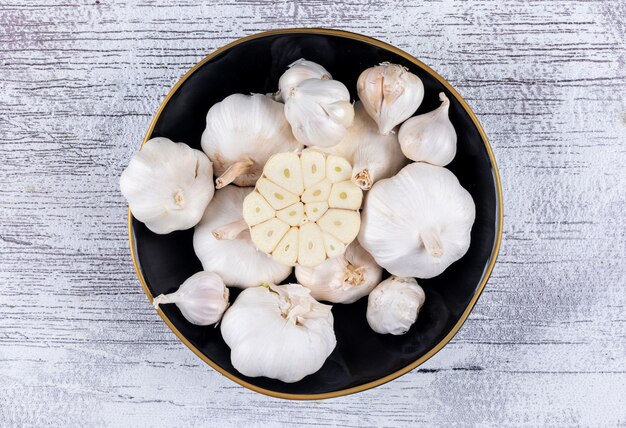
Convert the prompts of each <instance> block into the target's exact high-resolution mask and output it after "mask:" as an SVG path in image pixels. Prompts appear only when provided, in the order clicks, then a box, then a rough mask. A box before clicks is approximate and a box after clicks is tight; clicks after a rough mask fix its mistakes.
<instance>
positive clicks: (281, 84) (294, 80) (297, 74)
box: [276, 58, 332, 102]
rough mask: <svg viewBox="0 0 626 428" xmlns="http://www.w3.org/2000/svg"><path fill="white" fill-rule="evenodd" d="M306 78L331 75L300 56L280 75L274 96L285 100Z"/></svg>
mask: <svg viewBox="0 0 626 428" xmlns="http://www.w3.org/2000/svg"><path fill="white" fill-rule="evenodd" d="M307 79H322V80H331V79H332V76H331V75H330V73H329V72H328V71H326V69H325V68H324V67H322V66H321V65H319V64H318V63H315V62H313V61H307V60H306V59H304V58H300V59H299V60H297V61H295V62H293V63H291V64H289V68H288V69H287V71H285V72H284V73H283V75H282V76H280V79H279V80H278V93H277V94H276V98H277V99H278V100H281V101H283V102H285V101H287V98H289V93H290V92H291V90H292V89H294V88H295V87H296V86H298V85H299V84H300V83H302V82H303V81H305V80H307Z"/></svg>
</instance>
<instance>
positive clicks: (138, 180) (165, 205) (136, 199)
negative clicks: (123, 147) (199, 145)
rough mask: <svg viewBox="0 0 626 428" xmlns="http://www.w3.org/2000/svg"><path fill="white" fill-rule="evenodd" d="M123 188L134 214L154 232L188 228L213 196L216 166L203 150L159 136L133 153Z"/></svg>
mask: <svg viewBox="0 0 626 428" xmlns="http://www.w3.org/2000/svg"><path fill="white" fill-rule="evenodd" d="M120 188H121V190H122V194H123V195H124V197H125V198H126V200H127V201H128V205H129V206H130V211H131V212H132V213H133V216H134V217H135V218H136V219H137V220H139V221H141V222H143V223H145V225H146V227H147V228H148V229H150V230H151V231H153V232H154V233H158V234H166V233H170V232H173V231H175V230H185V229H189V228H190V227H193V226H195V225H196V223H198V221H200V218H201V217H202V213H204V209H205V208H206V207H207V205H208V203H209V201H210V200H211V198H212V197H213V192H214V191H215V189H214V186H213V167H212V166H211V161H209V159H208V158H207V157H206V155H205V154H204V153H202V152H201V151H200V150H195V149H192V148H191V147H189V146H188V145H187V144H184V143H174V142H173V141H171V140H169V139H167V138H161V137H157V138H153V139H151V140H149V141H147V142H146V143H145V144H144V146H143V147H142V149H141V150H140V151H139V152H137V153H135V154H134V155H133V157H132V158H131V160H130V162H129V163H128V166H127V167H126V169H125V170H124V172H122V176H121V178H120Z"/></svg>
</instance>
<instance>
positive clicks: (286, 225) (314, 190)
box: [209, 150, 363, 266]
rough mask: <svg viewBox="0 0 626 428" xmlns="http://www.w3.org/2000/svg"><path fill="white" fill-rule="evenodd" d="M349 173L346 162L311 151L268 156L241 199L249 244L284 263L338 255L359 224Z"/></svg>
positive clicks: (358, 195) (356, 194)
mask: <svg viewBox="0 0 626 428" xmlns="http://www.w3.org/2000/svg"><path fill="white" fill-rule="evenodd" d="M351 175H352V167H351V166H350V163H348V161H347V160H345V159H343V158H341V157H338V156H333V155H330V156H326V155H325V154H323V153H320V152H318V151H314V150H304V151H302V154H301V155H298V154H296V153H278V154H276V155H274V156H272V157H271V158H270V159H269V160H268V161H267V164H265V168H264V169H263V177H261V178H260V179H259V181H257V183H256V189H255V191H254V192H252V193H250V194H249V195H248V196H247V197H246V199H245V201H244V203H243V218H244V220H245V221H246V223H247V224H248V225H249V226H250V236H251V238H252V242H254V244H255V245H256V247H257V248H258V249H259V250H260V251H262V252H264V253H268V254H271V255H272V257H273V258H274V260H276V261H278V262H279V263H282V264H284V265H287V266H294V265H295V264H296V263H298V264H300V265H303V266H315V265H318V264H320V263H322V262H323V261H324V260H326V258H328V257H335V256H337V255H339V254H342V253H343V252H344V251H345V248H346V245H348V244H349V243H351V242H352V241H353V240H354V238H355V237H356V236H357V234H358V232H359V227H360V225H361V220H360V216H359V212H358V209H359V208H360V207H361V202H362V199H363V192H362V191H361V189H359V188H358V187H357V186H356V185H354V184H353V183H352V182H351V181H350V177H351ZM209 208H210V207H209Z"/></svg>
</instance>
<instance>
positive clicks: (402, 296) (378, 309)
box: [367, 276, 426, 335]
mask: <svg viewBox="0 0 626 428" xmlns="http://www.w3.org/2000/svg"><path fill="white" fill-rule="evenodd" d="M425 301H426V294H424V290H422V287H420V286H419V285H418V284H417V281H416V280H415V278H400V277H397V276H392V277H390V278H387V279H386V280H384V281H383V282H381V283H380V284H379V285H378V286H377V287H376V288H374V290H373V291H372V292H371V293H370V295H369V297H368V299H367V323H368V324H369V325H370V327H371V328H372V330H374V331H375V332H376V333H380V334H393V335H400V334H404V333H406V332H407V331H409V329H410V328H411V326H412V325H413V324H414V323H415V320H416V319H417V315H418V314H419V311H420V309H421V308H422V306H424V302H425Z"/></svg>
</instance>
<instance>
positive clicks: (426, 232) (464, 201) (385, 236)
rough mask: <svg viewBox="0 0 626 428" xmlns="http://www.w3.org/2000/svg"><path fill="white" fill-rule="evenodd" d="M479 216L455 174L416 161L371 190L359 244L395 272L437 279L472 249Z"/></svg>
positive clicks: (402, 274)
mask: <svg viewBox="0 0 626 428" xmlns="http://www.w3.org/2000/svg"><path fill="white" fill-rule="evenodd" d="M475 216H476V209H475V206H474V201H473V200H472V197H471V196H470V194H469V192H468V191H467V190H465V189H464V188H463V187H462V186H461V185H460V184H459V180H457V178H456V177H455V176H454V174H452V173H451V172H450V171H448V170H447V169H445V168H443V167H440V166H433V165H430V164H427V163H422V162H415V163H412V164H409V165H407V166H405V167H404V168H403V169H402V170H401V171H400V172H399V173H398V174H396V175H395V176H394V177H391V178H387V179H385V180H381V181H379V182H377V183H376V184H374V186H373V187H372V189H371V190H370V191H369V192H368V194H367V198H366V199H365V205H364V208H363V212H362V215H361V230H360V232H359V242H360V243H361V245H362V246H363V248H365V249H366V250H367V251H368V252H369V253H370V254H371V255H372V257H374V259H375V260H376V262H377V263H378V264H379V265H380V266H382V267H383V268H385V269H387V270H388V271H389V272H390V273H391V274H393V275H397V276H403V277H409V276H415V277H418V278H432V277H433V276H437V275H439V274H440V273H441V272H443V271H444V270H445V269H446V268H447V267H448V266H450V265H451V264H452V263H453V262H455V261H457V260H458V259H460V258H461V257H462V256H463V255H464V254H465V253H466V252H467V249H468V248H469V244H470V232H471V230H472V225H473V223H474V218H475Z"/></svg>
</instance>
